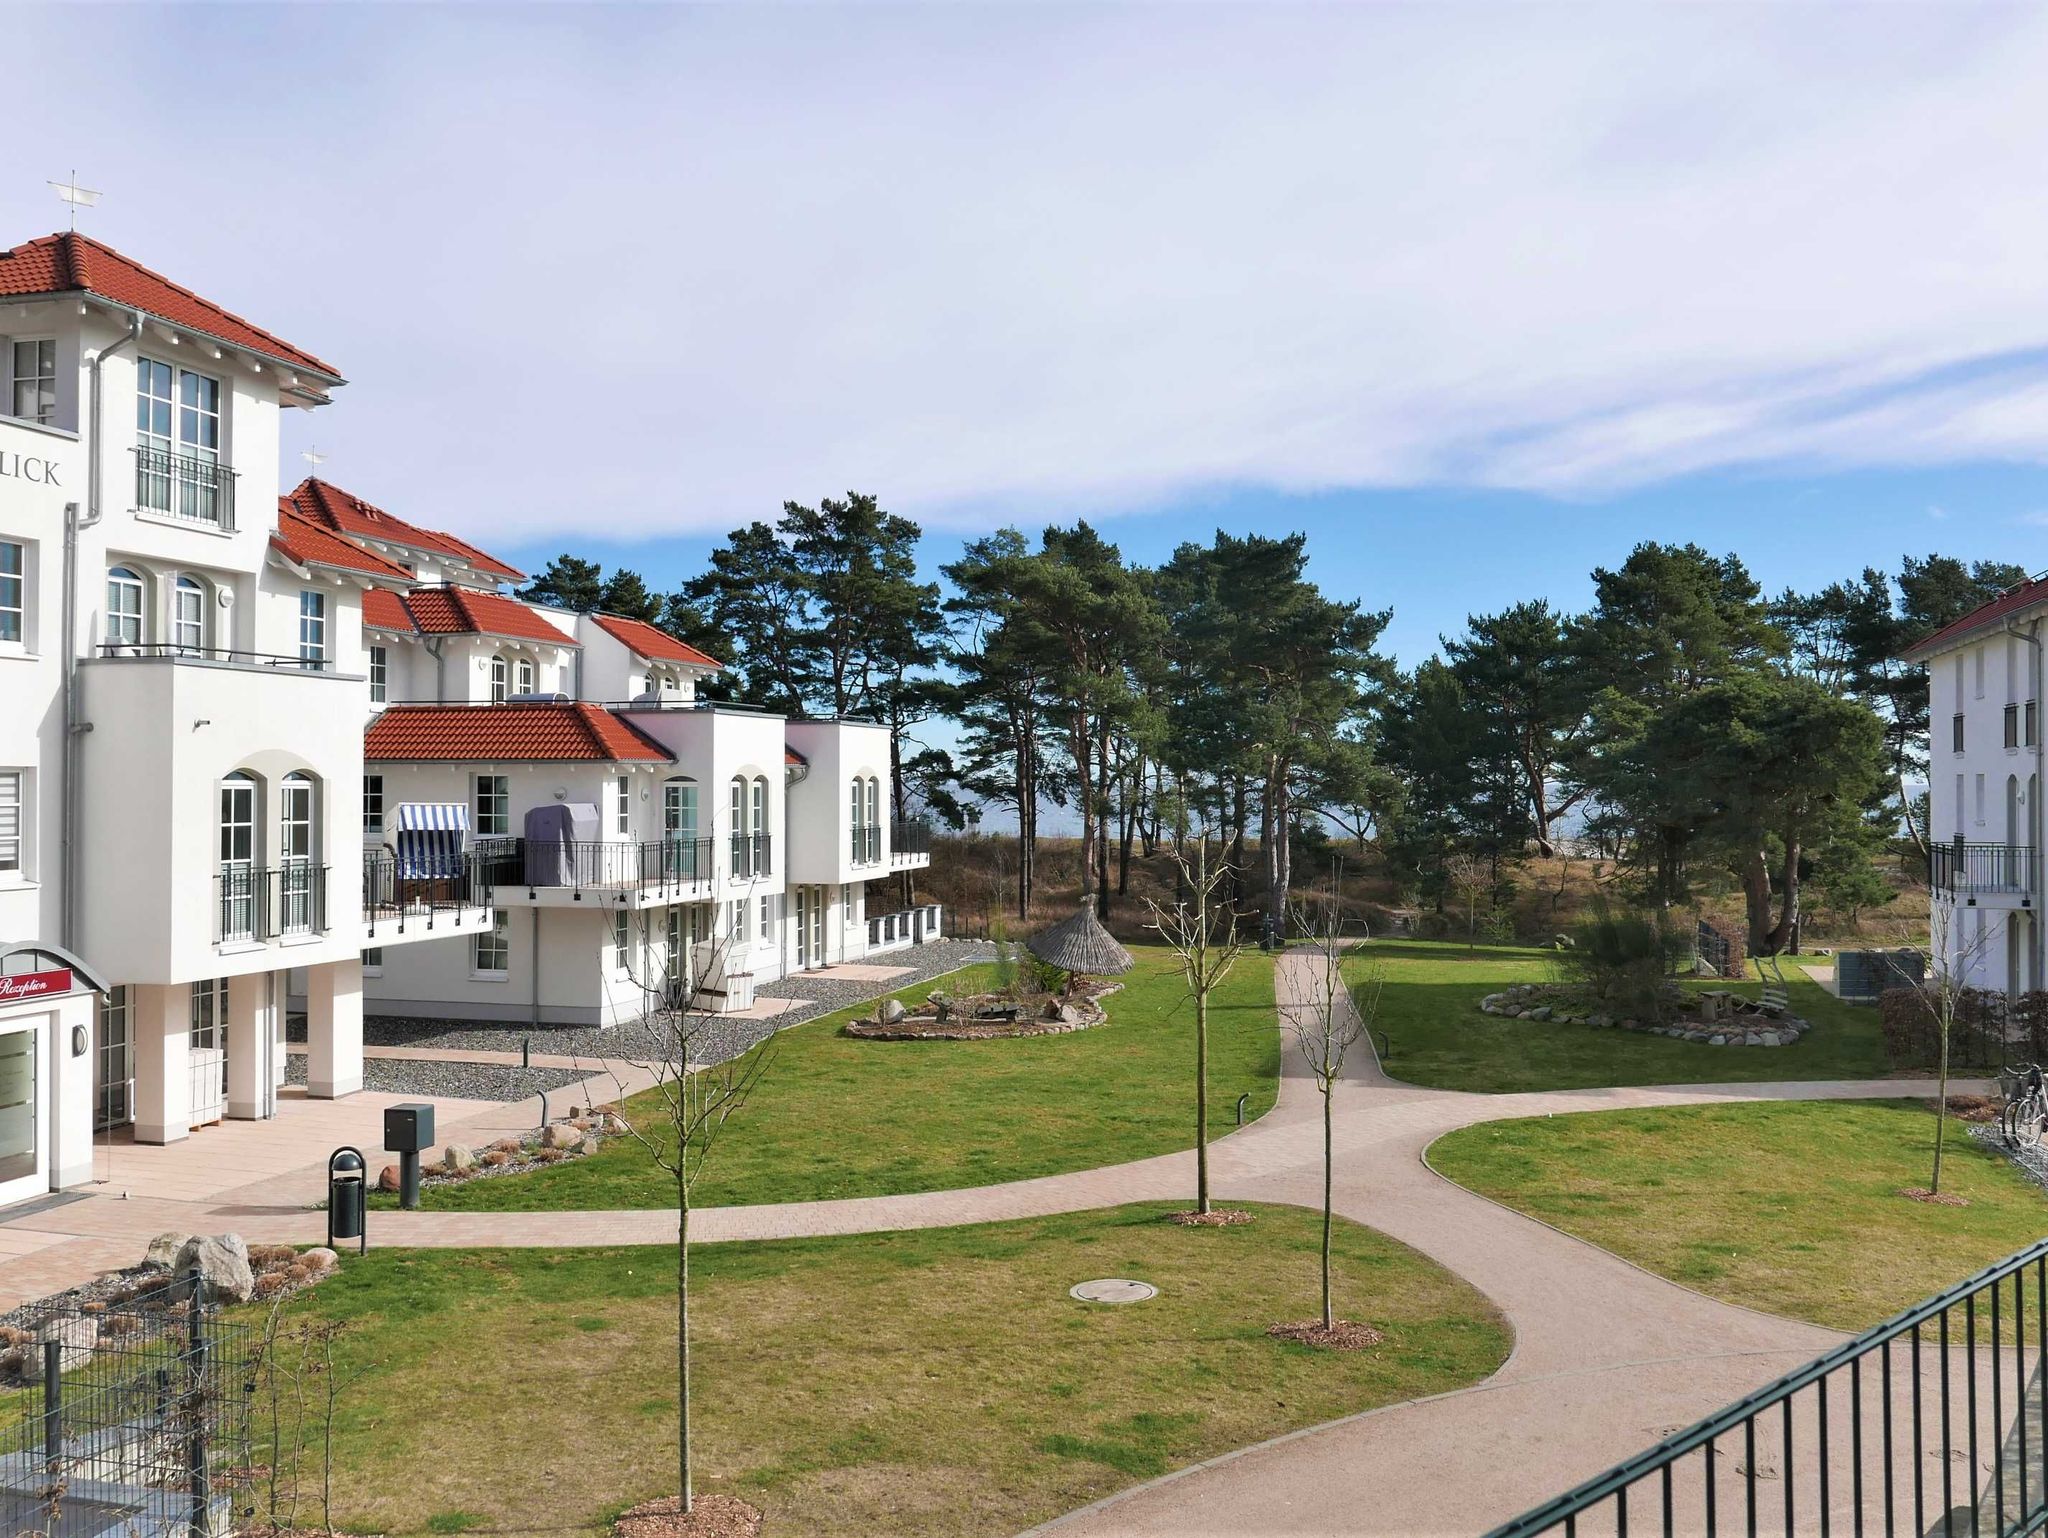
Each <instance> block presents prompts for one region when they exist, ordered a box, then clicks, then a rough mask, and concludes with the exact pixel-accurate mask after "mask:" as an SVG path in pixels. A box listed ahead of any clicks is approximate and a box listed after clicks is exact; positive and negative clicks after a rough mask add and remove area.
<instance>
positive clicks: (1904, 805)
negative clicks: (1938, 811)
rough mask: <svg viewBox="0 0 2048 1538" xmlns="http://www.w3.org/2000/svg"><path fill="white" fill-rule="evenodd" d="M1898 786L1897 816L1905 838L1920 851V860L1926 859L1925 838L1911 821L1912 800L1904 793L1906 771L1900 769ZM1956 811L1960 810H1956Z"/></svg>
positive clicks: (1916, 824)
mask: <svg viewBox="0 0 2048 1538" xmlns="http://www.w3.org/2000/svg"><path fill="white" fill-rule="evenodd" d="M1897 779H1898V786H1899V815H1900V816H1901V817H1902V818H1904V819H1905V823H1906V836H1907V837H1908V838H1910V839H1912V841H1913V847H1914V848H1915V849H1918V850H1919V851H1920V860H1921V863H1922V864H1925V863H1926V861H1927V859H1928V853H1927V836H1926V834H1924V833H1922V832H1921V831H1920V825H1919V824H1918V823H1917V822H1915V821H1914V820H1913V798H1912V797H1911V796H1910V795H1908V794H1907V793H1906V771H1905V770H1903V769H1901V770H1900V771H1899V773H1898V776H1897ZM1957 810H1958V811H1960V810H1961V808H1957Z"/></svg>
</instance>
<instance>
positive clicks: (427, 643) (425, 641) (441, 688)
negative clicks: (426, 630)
mask: <svg viewBox="0 0 2048 1538" xmlns="http://www.w3.org/2000/svg"><path fill="white" fill-rule="evenodd" d="M420 645H422V646H424V647H426V649H427V655H428V656H430V657H432V658H433V659H434V703H435V704H437V705H445V704H447V703H448V659H447V658H445V657H444V656H442V655H441V653H442V650H443V649H444V648H445V647H446V646H447V645H448V638H447V637H446V636H427V635H422V636H421V637H420Z"/></svg>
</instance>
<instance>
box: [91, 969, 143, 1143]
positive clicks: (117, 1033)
mask: <svg viewBox="0 0 2048 1538" xmlns="http://www.w3.org/2000/svg"><path fill="white" fill-rule="evenodd" d="M133 1120H135V1043H134V1038H133V1037H132V1035H131V1034H130V1031H129V1010H128V988H127V985H126V984H122V985H120V986H118V987H115V988H113V989H111V990H109V992H108V993H107V996H106V997H105V998H104V999H102V1000H101V1001H100V1043H99V1052H98V1061H97V1063H95V1064H94V1074H93V1116H92V1125H93V1130H94V1131H95V1132H103V1131H105V1130H106V1129H107V1128H109V1127H119V1126H123V1125H125V1124H126V1123H128V1122H131V1121H133Z"/></svg>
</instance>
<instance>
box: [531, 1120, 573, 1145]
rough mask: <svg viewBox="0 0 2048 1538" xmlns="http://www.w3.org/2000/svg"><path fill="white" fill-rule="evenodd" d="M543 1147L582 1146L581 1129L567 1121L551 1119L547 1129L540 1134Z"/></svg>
mask: <svg viewBox="0 0 2048 1538" xmlns="http://www.w3.org/2000/svg"><path fill="white" fill-rule="evenodd" d="M540 1146H541V1147H543V1148H558V1149H570V1148H580V1147H582V1146H583V1129H582V1128H580V1127H572V1126H570V1125H569V1124H568V1123H567V1122H560V1121H551V1122H549V1123H548V1125H547V1130H546V1131H545V1132H543V1133H541V1135H540Z"/></svg>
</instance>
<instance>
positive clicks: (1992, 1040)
mask: <svg viewBox="0 0 2048 1538" xmlns="http://www.w3.org/2000/svg"><path fill="white" fill-rule="evenodd" d="M1877 1014H1878V1025H1879V1028H1880V1029H1881V1030H1882V1031H1883V1032H1884V1046H1885V1051H1886V1052H1888V1053H1889V1054H1890V1055H1891V1060H1892V1066H1893V1067H1895V1068H1932V1067H1934V1066H1935V1065H1936V1064H1938V1063H1939V1062H1940V1061H1941V1029H1940V1025H1939V1022H1938V1019H1937V1016H1936V1001H1935V998H1934V993H1933V990H1932V989H1928V988H1887V989H1885V991H1884V992H1883V993H1881V994H1879V995H1878V1000H1877ZM2044 1049H2048V993H2040V992H2034V993H2023V994H2020V995H2018V996H2016V997H2015V998H2014V999H2012V1000H2011V1002H2010V1003H2008V1002H2007V1000H2006V997H2005V995H2004V994H2002V993H1999V992H1996V991H1995V990H1992V989H1988V988H1965V989H1963V990H1962V991H1961V992H1960V993H1958V994H1957V995H1956V1009H1955V1027H1954V1034H1953V1036H1952V1037H1951V1038H1950V1041H1949V1061H1950V1063H1951V1064H1953V1065H1954V1066H1956V1067H1961V1068H1983V1067H1990V1066H1993V1065H1996V1064H1998V1063H2000V1062H2003V1061H2004V1060H2005V1059H2006V1058H2007V1057H2008V1056H2012V1057H2022V1056H2024V1057H2027V1058H2029V1059H2030V1060H2031V1061H2033V1062H2040V1061H2041V1060H2042V1058H2043V1056H2044Z"/></svg>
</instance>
